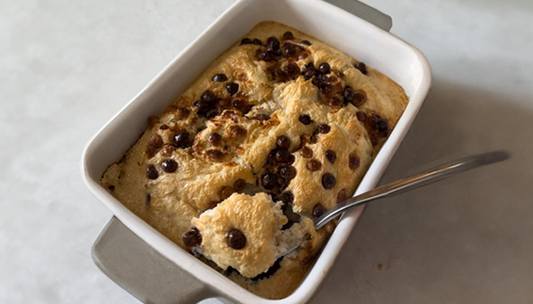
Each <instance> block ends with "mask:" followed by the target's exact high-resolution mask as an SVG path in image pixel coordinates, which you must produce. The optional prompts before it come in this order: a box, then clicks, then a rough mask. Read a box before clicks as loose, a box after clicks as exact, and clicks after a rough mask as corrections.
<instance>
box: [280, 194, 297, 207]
mask: <svg viewBox="0 0 533 304" xmlns="http://www.w3.org/2000/svg"><path fill="white" fill-rule="evenodd" d="M281 200H282V201H283V203H285V205H291V204H292V203H293V202H294V194H292V192H290V191H285V192H283V193H282V194H281Z"/></svg>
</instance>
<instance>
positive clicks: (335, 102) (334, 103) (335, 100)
mask: <svg viewBox="0 0 533 304" xmlns="http://www.w3.org/2000/svg"><path fill="white" fill-rule="evenodd" d="M328 104H329V106H330V107H333V108H338V107H340V106H342V100H341V99H340V98H339V97H337V96H333V97H331V98H329V99H328Z"/></svg>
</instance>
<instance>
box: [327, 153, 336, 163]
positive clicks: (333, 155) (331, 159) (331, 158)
mask: <svg viewBox="0 0 533 304" xmlns="http://www.w3.org/2000/svg"><path fill="white" fill-rule="evenodd" d="M326 158H327V159H328V160H329V162H330V163H332V164H333V163H334V162H335V159H337V154H336V153H335V152H334V151H332V150H327V151H326Z"/></svg>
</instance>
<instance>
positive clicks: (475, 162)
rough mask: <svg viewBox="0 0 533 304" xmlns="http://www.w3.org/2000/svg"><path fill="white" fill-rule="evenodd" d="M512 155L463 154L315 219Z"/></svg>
mask: <svg viewBox="0 0 533 304" xmlns="http://www.w3.org/2000/svg"><path fill="white" fill-rule="evenodd" d="M507 158H509V153H507V152H505V151H494V152H488V153H483V154H478V155H473V156H468V157H465V158H461V159H458V160H455V161H452V162H448V163H445V164H442V165H440V166H438V167H436V168H434V169H431V170H428V171H426V172H424V173H421V174H418V175H414V176H411V177H408V178H405V179H402V180H399V181H396V182H393V183H390V184H387V185H384V186H381V187H378V188H375V189H373V190H370V191H368V192H365V193H362V194H359V195H357V196H355V197H352V198H350V199H347V200H345V201H344V202H342V203H340V204H338V205H336V206H335V207H333V208H331V209H329V210H328V211H327V212H326V213H324V214H323V215H322V216H320V217H319V218H318V219H316V220H315V221H314V225H315V229H316V230H319V229H320V228H322V227H324V225H326V224H327V223H329V222H330V221H331V220H333V219H335V218H337V217H338V216H340V215H341V214H342V213H344V212H345V211H346V210H348V209H351V208H353V207H356V206H359V205H363V204H367V203H369V202H371V201H375V200H378V199H381V198H384V197H388V196H392V195H394V194H400V193H403V192H407V191H410V190H413V189H417V188H420V187H423V186H426V185H429V184H432V183H434V182H437V181H440V180H442V179H445V178H447V177H450V176H452V175H455V174H458V173H461V172H465V171H468V170H470V169H474V168H476V167H480V166H483V165H488V164H492V163H495V162H500V161H503V160H506V159H507ZM299 246H300V245H294V246H291V247H289V248H288V249H287V250H286V251H285V252H283V253H281V254H279V255H278V258H281V257H283V256H285V255H287V254H289V253H291V252H292V251H294V250H296V249H297V248H298V247H299Z"/></svg>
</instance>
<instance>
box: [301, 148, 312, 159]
mask: <svg viewBox="0 0 533 304" xmlns="http://www.w3.org/2000/svg"><path fill="white" fill-rule="evenodd" d="M300 154H302V157H303V158H311V157H313V150H311V149H309V148H308V147H303V148H302V150H300Z"/></svg>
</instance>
